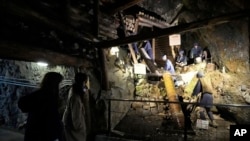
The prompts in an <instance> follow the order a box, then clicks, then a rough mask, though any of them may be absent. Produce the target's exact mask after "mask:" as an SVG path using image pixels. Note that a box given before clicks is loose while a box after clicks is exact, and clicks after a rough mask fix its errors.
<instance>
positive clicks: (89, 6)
mask: <svg viewBox="0 0 250 141" xmlns="http://www.w3.org/2000/svg"><path fill="white" fill-rule="evenodd" d="M0 3H1V4H0V18H1V26H0V31H1V32H0V40H1V41H0V50H1V53H0V57H1V58H10V59H18V60H36V59H39V58H51V59H52V60H55V63H57V62H56V59H54V57H55V56H57V57H58V58H59V59H58V62H59V60H60V58H64V59H65V57H66V56H68V60H69V61H68V64H69V65H72V64H74V63H75V62H78V60H75V59H73V58H84V57H86V56H87V55H86V54H91V52H92V51H91V50H94V49H96V48H104V47H111V46H116V45H122V44H127V43H130V42H134V41H140V40H145V39H150V38H154V37H160V36H163V35H168V34H173V33H175V32H177V33H178V32H179V33H180V32H185V31H188V30H193V29H197V28H200V27H204V26H207V25H210V24H219V23H223V22H228V21H230V20H233V19H236V18H240V17H245V16H249V15H248V13H249V12H246V11H248V8H249V6H248V5H249V2H248V0H239V1H234V0H220V1H216V2H213V1H210V0H204V1H202V0H84V1H83V0H81V1H80V0H62V1H59V0H36V1H34V0H22V1H20V0H12V1H7V0H1V2H0ZM246 6H247V7H246ZM145 33H146V34H145ZM27 54H28V55H27ZM49 55H51V56H49ZM65 55H66V56H65ZM72 57H73V58H72ZM66 63H67V62H66Z"/></svg>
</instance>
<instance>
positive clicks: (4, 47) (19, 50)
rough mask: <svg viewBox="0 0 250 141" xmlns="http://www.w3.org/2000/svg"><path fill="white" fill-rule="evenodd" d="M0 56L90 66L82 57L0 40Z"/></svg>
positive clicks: (54, 63)
mask: <svg viewBox="0 0 250 141" xmlns="http://www.w3.org/2000/svg"><path fill="white" fill-rule="evenodd" d="M0 58H2V59H12V60H21V61H30V62H37V61H45V62H48V63H49V65H64V66H75V67H80V66H84V67H90V65H91V63H90V62H88V61H87V60H84V59H82V58H77V57H73V56H69V55H66V54H61V53H58V52H53V51H50V50H46V49H42V48H38V47H31V46H27V45H23V44H17V43H7V42H0Z"/></svg>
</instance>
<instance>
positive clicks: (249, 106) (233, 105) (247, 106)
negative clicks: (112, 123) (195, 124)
mask: <svg viewBox="0 0 250 141" xmlns="http://www.w3.org/2000/svg"><path fill="white" fill-rule="evenodd" d="M105 100H108V101H126V102H156V103H176V104H194V105H200V103H197V102H175V101H163V100H133V99H109V98H107V99H105ZM211 105H212V106H221V107H243V108H244V107H245V108H250V105H243V104H218V103H214V104H211Z"/></svg>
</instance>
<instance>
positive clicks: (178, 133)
mask: <svg viewBox="0 0 250 141" xmlns="http://www.w3.org/2000/svg"><path fill="white" fill-rule="evenodd" d="M106 100H107V102H108V133H109V135H111V132H112V130H114V129H111V127H112V125H111V124H112V122H111V120H112V119H111V117H112V114H114V113H117V112H119V113H120V112H121V111H114V108H111V107H112V102H114V101H117V102H131V103H132V102H142V103H156V104H180V105H182V106H183V105H184V106H187V105H189V104H192V105H196V106H197V105H198V104H199V103H197V102H171V101H162V100H160V101H154V100H153V101H151V100H130V99H106ZM213 106H215V107H227V108H232V107H235V108H249V109H250V105H243V104H217V103H214V104H213ZM111 109H113V111H111ZM115 110H116V109H115ZM117 110H118V109H117ZM184 115H185V114H184ZM138 116H140V115H138ZM189 118H190V117H187V116H186V115H185V120H184V121H185V123H184V125H185V126H184V128H182V129H178V130H175V129H171V128H170V129H168V130H167V132H169V133H173V134H168V135H165V137H166V136H168V138H169V139H171V138H172V140H178V141H179V140H184V141H187V140H192V141H193V140H195V141H196V140H197V141H198V140H200V139H199V136H200V138H204V139H203V140H214V139H216V140H218V139H220V140H225V141H227V140H229V125H223V123H222V122H223V119H215V121H216V122H219V123H220V127H219V128H212V127H209V128H211V129H212V130H216V131H215V132H214V131H213V132H212V133H215V134H213V136H210V135H209V134H211V132H209V133H206V132H204V130H205V129H204V130H203V129H196V128H195V125H194V123H192V124H191V126H192V128H193V131H194V130H195V131H194V132H190V130H189V127H188V124H187V123H188V121H189V120H190V119H189ZM169 121H170V120H169ZM169 123H170V122H169ZM131 124H135V123H131ZM173 124H175V123H173ZM173 124H171V123H170V125H173ZM135 126H136V125H135ZM138 126H139V125H138ZM161 126H162V125H161ZM131 127H132V126H131ZM149 128H150V127H149ZM160 128H161V127H156V130H155V132H153V133H152V134H151V135H150V139H149V140H153V141H163V140H164V139H162V140H161V139H160V138H161V137H160V136H161V133H159V132H160V130H159V129H160ZM133 130H134V129H133ZM142 130H146V129H145V128H144V129H143V128H142ZM121 132H124V134H126V133H125V132H126V131H121ZM130 134H131V133H130ZM132 134H134V135H135V136H136V134H137V133H136V131H135V132H134V133H132ZM192 134H196V135H195V136H192ZM144 135H145V136H147V134H146V133H145V134H144ZM190 135H191V136H190ZM135 136H134V137H133V138H132V139H135V138H136V137H135ZM197 136H198V137H197ZM162 138H164V137H162ZM174 138H175V139H174ZM165 140H166V138H165ZM165 140H164V141H165Z"/></svg>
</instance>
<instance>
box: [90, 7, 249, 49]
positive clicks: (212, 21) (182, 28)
mask: <svg viewBox="0 0 250 141" xmlns="http://www.w3.org/2000/svg"><path fill="white" fill-rule="evenodd" d="M249 13H250V11H249V10H242V11H238V12H235V13H227V14H225V15H221V16H217V17H213V18H209V19H204V20H200V21H195V22H191V23H186V24H181V25H178V26H173V27H169V28H164V29H160V30H154V31H152V32H148V33H147V34H145V33H143V34H138V35H133V36H129V37H125V38H122V39H116V40H108V41H102V42H98V43H96V44H95V45H94V46H96V47H99V48H108V47H111V46H120V45H124V44H128V43H133V42H138V41H143V40H149V39H152V38H158V37H162V36H166V35H171V34H174V33H182V32H186V31H190V30H197V29H200V28H205V27H207V26H212V25H218V24H222V23H227V22H230V21H232V20H236V19H240V18H244V17H248V16H249Z"/></svg>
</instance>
